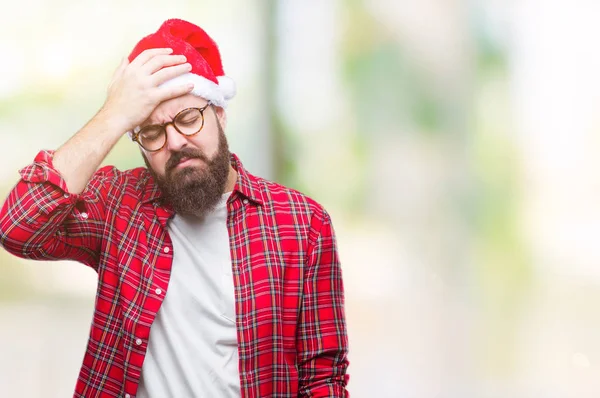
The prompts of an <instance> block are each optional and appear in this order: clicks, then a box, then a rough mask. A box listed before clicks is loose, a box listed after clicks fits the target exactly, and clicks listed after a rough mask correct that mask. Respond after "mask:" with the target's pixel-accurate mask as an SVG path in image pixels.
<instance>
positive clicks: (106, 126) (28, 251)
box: [0, 49, 193, 267]
mask: <svg viewBox="0 0 600 398" xmlns="http://www.w3.org/2000/svg"><path fill="white" fill-rule="evenodd" d="M171 52H172V51H171V50H170V49H152V50H146V51H144V52H143V53H141V54H140V55H139V56H138V57H137V58H136V59H135V60H133V61H132V62H131V63H129V62H128V61H127V59H125V60H124V61H123V63H122V64H121V65H120V66H119V68H118V69H117V71H116V72H115V75H114V77H113V80H112V83H111V84H110V86H109V89H108V95H107V99H106V101H105V103H104V105H103V106H102V108H101V110H100V111H99V112H98V113H97V114H96V115H95V116H94V117H93V118H92V120H90V121H89V122H88V123H87V124H86V125H85V127H83V128H82V129H81V130H80V131H79V132H78V133H76V134H75V135H74V136H73V137H71V138H70V139H69V140H68V141H67V142H66V143H65V144H64V145H63V146H61V147H60V149H58V150H57V151H56V152H55V153H52V152H40V154H39V155H38V157H36V160H35V161H34V163H33V164H32V165H30V166H27V167H26V168H24V169H23V170H21V180H20V181H19V182H18V183H17V185H16V186H15V188H14V189H13V190H12V191H11V192H10V193H9V196H8V198H7V200H6V201H5V203H4V205H3V207H2V210H1V211H0V245H2V246H3V247H4V248H6V249H7V250H8V251H9V252H11V253H13V254H15V255H17V256H20V257H25V258H31V259H73V260H77V261H81V262H84V263H86V264H88V265H91V266H94V267H95V266H96V265H97V261H98V251H99V248H100V242H101V239H102V236H103V228H104V225H103V222H104V204H105V203H104V202H105V201H107V200H108V195H109V193H108V191H109V190H110V189H113V188H114V181H111V179H113V178H115V173H114V172H111V169H110V168H106V169H102V170H100V171H98V172H96V169H97V168H98V166H99V165H100V163H101V162H102V161H103V160H104V158H105V157H106V155H107V154H108V152H109V151H110V150H111V149H112V147H113V146H114V145H115V144H116V142H117V141H118V140H119V138H120V137H121V136H122V135H123V134H124V133H125V132H126V131H128V130H131V129H133V128H134V127H135V126H138V125H139V124H141V123H142V122H143V121H144V120H146V119H147V118H148V116H149V115H150V113H151V112H152V111H153V110H154V108H156V106H157V105H158V104H160V103H161V102H163V101H166V100H168V99H171V98H175V97H178V96H181V95H184V94H186V93H188V92H189V91H190V90H191V89H192V88H193V87H190V86H189V85H188V86H180V87H170V88H168V87H160V84H162V83H163V82H165V81H167V80H170V79H171V78H173V77H176V76H178V75H181V74H183V73H186V72H187V71H188V70H189V64H184V63H183V62H185V57H182V56H179V55H169V54H170V53H171ZM86 187H87V188H86Z"/></svg>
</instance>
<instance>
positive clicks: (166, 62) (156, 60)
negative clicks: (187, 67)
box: [143, 55, 186, 74]
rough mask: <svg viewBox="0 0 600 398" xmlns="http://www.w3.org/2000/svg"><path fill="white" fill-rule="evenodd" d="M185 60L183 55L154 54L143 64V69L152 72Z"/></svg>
mask: <svg viewBox="0 0 600 398" xmlns="http://www.w3.org/2000/svg"><path fill="white" fill-rule="evenodd" d="M185 61H186V58H185V56H184V55H156V56H154V57H152V59H151V60H149V61H148V62H146V63H145V64H144V66H143V69H144V70H145V71H146V72H147V73H149V74H153V73H155V72H156V71H159V70H161V69H162V68H165V67H167V66H172V65H179V64H182V63H184V62H185Z"/></svg>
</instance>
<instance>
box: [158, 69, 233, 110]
mask: <svg viewBox="0 0 600 398" xmlns="http://www.w3.org/2000/svg"><path fill="white" fill-rule="evenodd" d="M217 79H218V80H219V84H216V83H215V82H213V81H212V80H208V79H207V78H205V77H203V76H199V75H195V74H193V73H186V74H185V75H181V76H177V77H175V78H173V79H171V80H169V81H167V82H165V83H163V84H161V85H160V87H173V86H181V85H184V84H186V83H192V84H194V89H193V90H192V92H191V94H193V95H196V96H198V97H202V98H204V99H205V100H207V101H210V102H211V103H212V104H214V105H216V106H220V107H222V108H226V107H227V102H228V101H229V100H230V99H231V98H233V97H234V95H235V83H234V81H233V79H231V78H229V77H227V76H219V77H218V78H217Z"/></svg>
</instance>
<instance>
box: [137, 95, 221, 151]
mask: <svg viewBox="0 0 600 398" xmlns="http://www.w3.org/2000/svg"><path fill="white" fill-rule="evenodd" d="M210 105H211V103H210V102H209V103H208V104H206V105H204V106H203V107H202V108H187V109H184V110H182V111H181V112H179V113H178V114H177V115H175V117H174V118H173V120H172V121H170V122H168V123H165V124H151V125H148V126H145V127H143V128H141V129H140V130H139V131H137V132H134V133H133V137H132V138H131V139H132V140H133V141H135V142H137V143H138V144H139V145H140V146H141V147H142V148H144V149H145V150H147V151H148V152H157V151H160V150H161V149H163V148H164V146H165V144H166V143H167V126H168V125H169V124H172V125H173V127H175V130H177V132H178V133H179V134H182V135H185V136H186V137H191V136H193V135H196V134H198V133H199V132H200V131H201V130H202V128H203V127H204V111H205V110H206V108H208V107H209V106H210Z"/></svg>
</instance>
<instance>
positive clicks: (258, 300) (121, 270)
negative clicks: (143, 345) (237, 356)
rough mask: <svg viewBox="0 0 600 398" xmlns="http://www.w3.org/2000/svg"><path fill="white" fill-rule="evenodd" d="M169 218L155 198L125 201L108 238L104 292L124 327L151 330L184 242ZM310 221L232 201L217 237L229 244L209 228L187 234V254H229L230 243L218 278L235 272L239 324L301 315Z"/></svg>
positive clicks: (218, 266)
mask: <svg viewBox="0 0 600 398" xmlns="http://www.w3.org/2000/svg"><path fill="white" fill-rule="evenodd" d="M169 219H170V215H169V214H168V213H166V212H164V211H161V209H160V208H158V209H157V208H156V207H153V206H147V207H143V206H140V207H139V208H137V209H135V211H127V209H122V211H120V212H119V213H117V214H115V219H114V222H113V225H114V227H113V228H112V230H111V231H110V232H109V233H110V236H108V237H107V240H106V242H107V243H106V247H105V250H104V253H105V254H104V257H103V259H102V266H101V267H100V270H99V277H100V281H99V297H100V296H103V297H107V298H109V300H108V301H109V302H110V303H112V304H113V305H116V306H117V307H118V312H119V313H120V315H121V316H120V318H121V319H122V327H123V328H124V330H125V331H128V332H131V334H136V335H139V334H140V331H143V330H146V329H147V330H148V332H149V327H150V326H151V324H152V322H153V319H154V317H155V316H156V313H157V312H158V310H159V309H160V306H161V304H162V302H163V300H164V297H165V294H166V292H167V291H168V288H169V283H170V281H171V276H172V267H173V260H174V254H176V253H178V251H181V250H183V249H182V248H181V247H179V245H178V244H177V242H176V241H175V240H177V241H178V240H179V239H174V237H173V231H172V230H171V231H170V229H169V227H168V222H169ZM307 225H308V222H307V220H304V219H302V217H298V216H293V215H290V214H287V213H281V214H278V212H277V211H275V210H273V209H268V208H264V207H259V206H251V205H248V204H241V203H240V204H239V205H238V206H230V207H229V209H228V212H227V217H226V223H225V226H224V228H223V229H222V230H221V234H222V235H221V239H219V240H218V241H220V242H226V244H225V245H220V246H219V248H216V247H212V246H211V239H210V237H207V236H202V235H200V236H196V237H195V239H194V240H192V241H191V242H188V244H187V248H186V250H190V252H189V253H188V255H191V256H194V255H202V254H204V255H205V257H206V259H207V261H208V262H210V261H211V259H212V258H217V259H221V260H222V259H223V258H226V257H224V256H223V251H225V252H227V251H228V253H227V254H228V259H227V261H228V262H227V263H225V264H216V265H215V267H214V268H215V272H218V273H219V276H218V278H223V277H224V278H231V279H230V281H231V284H232V286H233V292H234V303H235V314H231V316H232V317H233V316H235V319H236V322H237V325H238V328H239V327H243V326H245V325H246V326H247V325H253V324H255V323H256V322H258V317H263V318H262V319H266V318H271V317H274V316H277V315H281V312H284V313H286V314H288V315H289V316H290V317H293V316H295V314H296V313H297V310H298V307H299V300H300V298H301V295H302V283H303V270H304V264H305V261H306V247H307V244H308V242H306V240H305V237H306V236H307V235H308V234H307V233H306V232H307V231H306V228H307V227H306V226H307ZM194 253H195V254H194ZM219 253H220V254H219ZM176 255H177V254H176ZM221 260H218V261H221ZM265 317H266V318H265ZM134 332H135V333H134ZM141 334H145V333H141Z"/></svg>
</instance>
